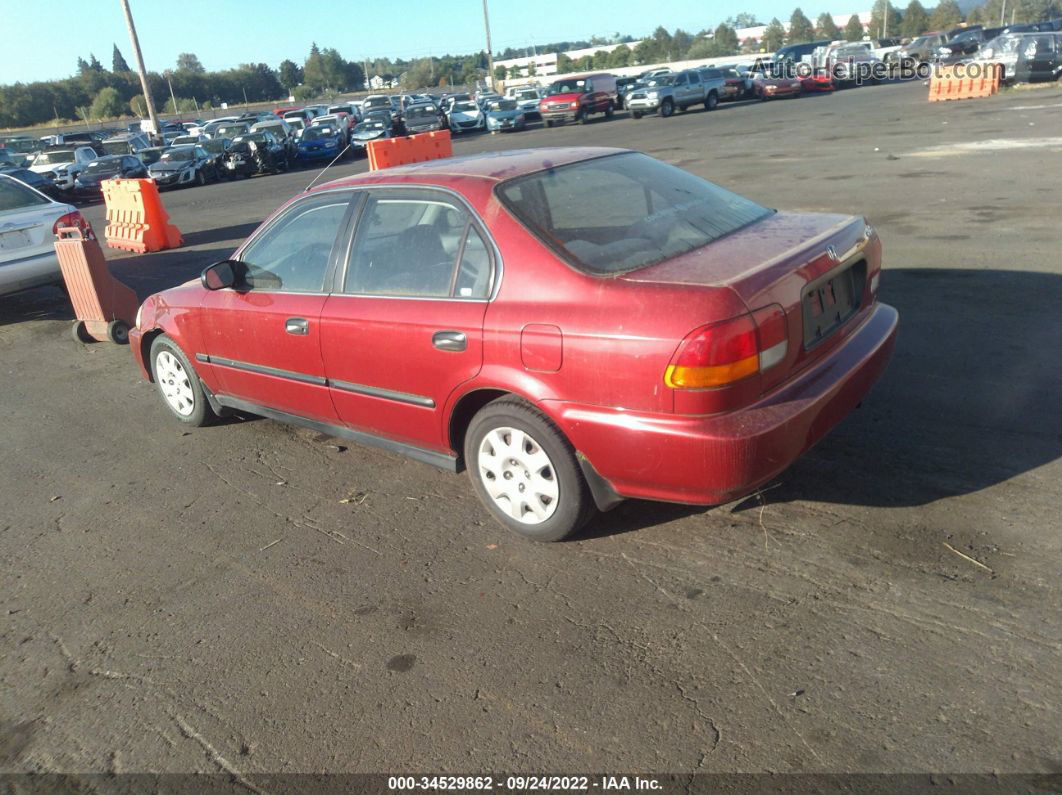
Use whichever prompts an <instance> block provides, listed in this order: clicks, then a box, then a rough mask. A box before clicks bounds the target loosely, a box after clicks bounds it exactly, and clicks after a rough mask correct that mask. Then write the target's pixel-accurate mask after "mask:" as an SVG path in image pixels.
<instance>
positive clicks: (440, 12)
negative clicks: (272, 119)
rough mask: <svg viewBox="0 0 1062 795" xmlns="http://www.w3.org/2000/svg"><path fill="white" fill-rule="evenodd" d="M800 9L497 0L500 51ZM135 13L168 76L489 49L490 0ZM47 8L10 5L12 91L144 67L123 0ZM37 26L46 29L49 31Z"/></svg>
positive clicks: (2, 1) (136, 0) (204, 6)
mask: <svg viewBox="0 0 1062 795" xmlns="http://www.w3.org/2000/svg"><path fill="white" fill-rule="evenodd" d="M800 1H801V0H755V2H754V3H752V4H751V6H750V7H749V8H747V9H746V8H743V7H738V6H732V5H730V4H727V3H706V2H704V0H667V1H666V2H664V3H661V4H659V5H657V4H655V3H650V2H646V0H580V2H572V1H571V0H490V6H489V8H490V15H491V33H492V42H491V43H492V45H493V49H494V51H495V52H497V51H499V50H503V49H505V48H506V47H531V46H532V45H534V44H545V43H548V42H554V41H575V40H579V39H589V38H590V37H591V36H593V35H600V36H609V35H611V34H613V33H616V32H619V33H624V34H628V33H629V34H630V35H631V36H634V37H636V38H638V37H642V36H646V35H648V34H649V33H651V32H652V31H653V30H654V29H655V28H656V26H657V25H663V26H664V27H666V28H667V29H668V30H673V29H674V28H676V27H681V28H684V29H685V30H687V31H689V32H690V33H696V32H697V31H698V30H701V29H702V28H707V27H712V28H714V27H715V26H716V25H718V24H719V23H720V22H721V21H723V20H724V19H725V18H726V17H728V16H730V15H732V14H736V13H738V12H740V11H742V10H749V11H751V12H752V13H755V14H756V15H757V16H758V17H759V18H760V19H761V21H765V22H766V21H768V20H769V19H770V18H771V17H772V16H777V17H778V18H779V19H782V20H783V21H784V20H786V19H788V18H789V15H790V14H791V13H792V11H793V7H794V5H795V4H796V3H797V2H800ZM130 5H131V7H132V10H133V18H134V21H135V22H136V26H137V32H138V33H139V35H140V45H141V47H142V48H143V51H144V61H145V63H146V65H147V68H148V69H149V70H151V71H158V72H161V71H163V70H165V69H171V68H173V66H174V64H175V62H176V60H177V55H178V54H179V53H182V52H194V53H195V54H196V55H198V56H199V60H200V61H202V63H203V65H204V66H205V67H206V68H207V69H208V70H210V71H213V70H216V69H228V68H230V67H234V66H237V65H238V64H240V63H248V62H254V63H258V62H263V63H266V64H268V65H270V66H272V67H274V68H275V67H276V66H277V64H279V63H280V62H281V61H282V60H284V59H285V58H291V59H292V60H293V61H295V62H296V63H299V64H301V63H302V61H303V59H304V58H305V57H306V54H307V53H308V52H309V50H310V44H311V42H314V41H316V42H317V44H318V46H320V47H322V48H324V47H335V48H336V49H337V50H339V52H340V54H341V55H342V56H343V57H344V58H346V59H347V60H351V61H353V60H362V59H364V58H366V57H369V58H373V57H387V56H389V57H401V58H419V57H427V56H428V55H442V54H444V53H450V54H465V53H470V52H477V51H479V50H481V49H484V48H485V46H486V45H485V40H484V30H483V5H482V1H481V0H443V1H441V2H440V1H438V0H437V1H436V2H431V1H430V0H388V1H387V2H379V0H377V2H344V1H343V0H340V2H327V1H322V0H308V1H304V2H301V3H300V2H293V0H130ZM855 5H859V6H863V5H869V3H868V2H859V3H856V4H855ZM46 6H47V13H46V14H44V17H42V16H41V14H40V13H39V12H40V10H41V9H40V8H38V9H37V10H36V11H33V12H30V13H27V5H26V2H25V0H0V19H3V20H6V21H11V20H21V21H22V22H21V23H20V24H22V23H25V24H26V25H27V26H28V27H27V30H26V32H27V34H29V35H25V36H21V35H6V36H4V46H3V52H2V53H0V84H9V83H14V82H19V81H21V82H30V81H33V80H50V79H56V78H63V77H69V76H70V75H72V74H74V73H75V72H76V69H77V57H78V56H79V55H81V56H83V57H84V58H86V59H87V58H88V56H89V53H90V52H91V53H94V54H95V55H96V57H97V58H99V59H100V62H101V63H102V64H103V65H104V67H106V68H108V69H109V68H110V66H111V48H112V46H113V45H114V44H117V45H118V49H119V50H121V52H122V55H124V56H125V59H126V61H128V62H129V64H130V66H134V68H135V64H134V61H133V53H132V47H131V46H130V44H129V34H128V33H127V31H126V27H125V20H124V17H123V15H122V10H121V4H120V3H119V1H118V0H48V2H47V4H46ZM842 6H843V7H822V8H819V7H811V6H804V5H802V6H801V8H802V9H803V11H804V13H805V14H807V15H808V16H809V17H811V18H812V19H814V18H815V17H816V16H818V14H820V13H821V12H822V11H829V12H830V13H851V11H852V10H861V9H855V8H854V7H853V8H851V9H850V8H848V7H847V4H842ZM300 9H301V12H300ZM34 19H36V20H38V21H40V22H41V27H40V28H39V29H35V27H34V25H33V24H32V20H34ZM5 27H6V25H5ZM8 32H9V33H11V32H14V31H8Z"/></svg>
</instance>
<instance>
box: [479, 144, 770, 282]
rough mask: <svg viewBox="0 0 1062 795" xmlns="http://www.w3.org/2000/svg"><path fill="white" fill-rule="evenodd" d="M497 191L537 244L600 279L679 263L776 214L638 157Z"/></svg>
mask: <svg viewBox="0 0 1062 795" xmlns="http://www.w3.org/2000/svg"><path fill="white" fill-rule="evenodd" d="M496 190H497V193H498V196H499V198H500V199H501V200H502V202H503V204H505V206H506V207H507V208H508V209H509V210H510V211H511V212H512V213H513V214H514V215H515V216H516V217H517V218H518V219H519V220H520V221H521V222H522V223H523V224H524V225H525V226H526V227H527V228H528V229H529V230H530V231H531V232H533V233H534V234H535V235H536V236H537V237H538V238H539V239H540V240H542V241H543V242H544V243H546V244H547V245H548V246H550V247H551V248H553V249H554V250H556V251H557V252H558V253H559V254H560V255H561V256H563V257H564V258H565V259H567V260H568V261H569V262H570V263H571V264H572V265H574V266H575V267H577V268H579V269H581V270H584V271H587V272H590V273H597V274H612V273H624V272H627V271H631V270H634V269H636V268H642V267H645V266H647V265H654V264H656V263H658V262H662V261H664V260H666V259H670V258H671V257H677V256H679V255H680V254H685V253H686V252H687V251H692V250H693V249H695V248H700V247H701V246H705V245H707V244H709V243H711V242H712V241H714V240H718V239H719V238H720V237H723V236H724V235H727V234H730V233H731V232H733V231H735V230H737V229H741V228H742V227H744V226H747V225H749V224H752V223H755V222H756V221H759V220H761V219H763V218H765V217H767V216H768V215H770V214H771V213H772V212H773V210H769V209H767V208H766V207H762V206H760V205H758V204H756V203H755V202H753V201H751V200H749V199H746V198H744V197H743V196H739V195H737V194H736V193H731V192H730V191H728V190H726V189H725V188H721V187H719V186H718V185H713V184H712V183H710V182H707V181H705V180H703V179H700V178H699V177H695V176H694V175H692V174H689V173H687V172H685V171H683V170H681V169H678V168H675V167H674V166H670V165H667V164H666V163H661V162H660V161H658V160H654V159H653V158H651V157H648V156H646V155H643V154H639V153H636V152H630V153H625V154H620V155H609V156H606V157H600V158H595V159H593V160H584V161H581V162H577V163H572V164H570V165H566V166H560V167H558V168H552V169H549V170H546V171H540V172H537V173H535V174H529V175H528V176H525V177H520V178H518V179H514V180H511V181H509V182H505V183H502V184H501V185H500V186H499V187H498V188H497V189H496Z"/></svg>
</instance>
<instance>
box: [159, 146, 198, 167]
mask: <svg viewBox="0 0 1062 795" xmlns="http://www.w3.org/2000/svg"><path fill="white" fill-rule="evenodd" d="M159 159H160V160H161V161H162V162H163V163H174V162H183V161H185V160H195V149H194V148H193V147H191V146H188V147H181V148H180V149H167V150H166V151H165V152H163V153H162V157H161V158H159Z"/></svg>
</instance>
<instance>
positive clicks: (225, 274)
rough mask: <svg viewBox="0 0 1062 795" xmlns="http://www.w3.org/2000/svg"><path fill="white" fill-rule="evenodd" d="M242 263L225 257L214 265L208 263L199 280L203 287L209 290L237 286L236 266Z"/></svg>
mask: <svg viewBox="0 0 1062 795" xmlns="http://www.w3.org/2000/svg"><path fill="white" fill-rule="evenodd" d="M239 264H240V263H238V262H236V261H235V260H231V259H223V260H222V261H221V262H215V263H214V264H213V265H208V266H207V267H206V268H205V269H204V270H203V273H202V275H201V276H200V277H199V281H200V282H201V283H202V285H203V287H204V288H205V289H207V290H224V289H225V288H226V287H235V286H236V273H237V271H236V266H237V265H239Z"/></svg>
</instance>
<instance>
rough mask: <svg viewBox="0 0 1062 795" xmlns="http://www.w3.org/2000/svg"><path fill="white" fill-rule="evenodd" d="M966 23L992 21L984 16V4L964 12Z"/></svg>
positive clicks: (974, 23) (976, 23)
mask: <svg viewBox="0 0 1062 795" xmlns="http://www.w3.org/2000/svg"><path fill="white" fill-rule="evenodd" d="M966 24H967V25H991V24H992V23H991V22H989V21H988V18H987V17H986V16H985V8H984V6H977V7H975V8H971V9H970V11H969V13H967V14H966Z"/></svg>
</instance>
